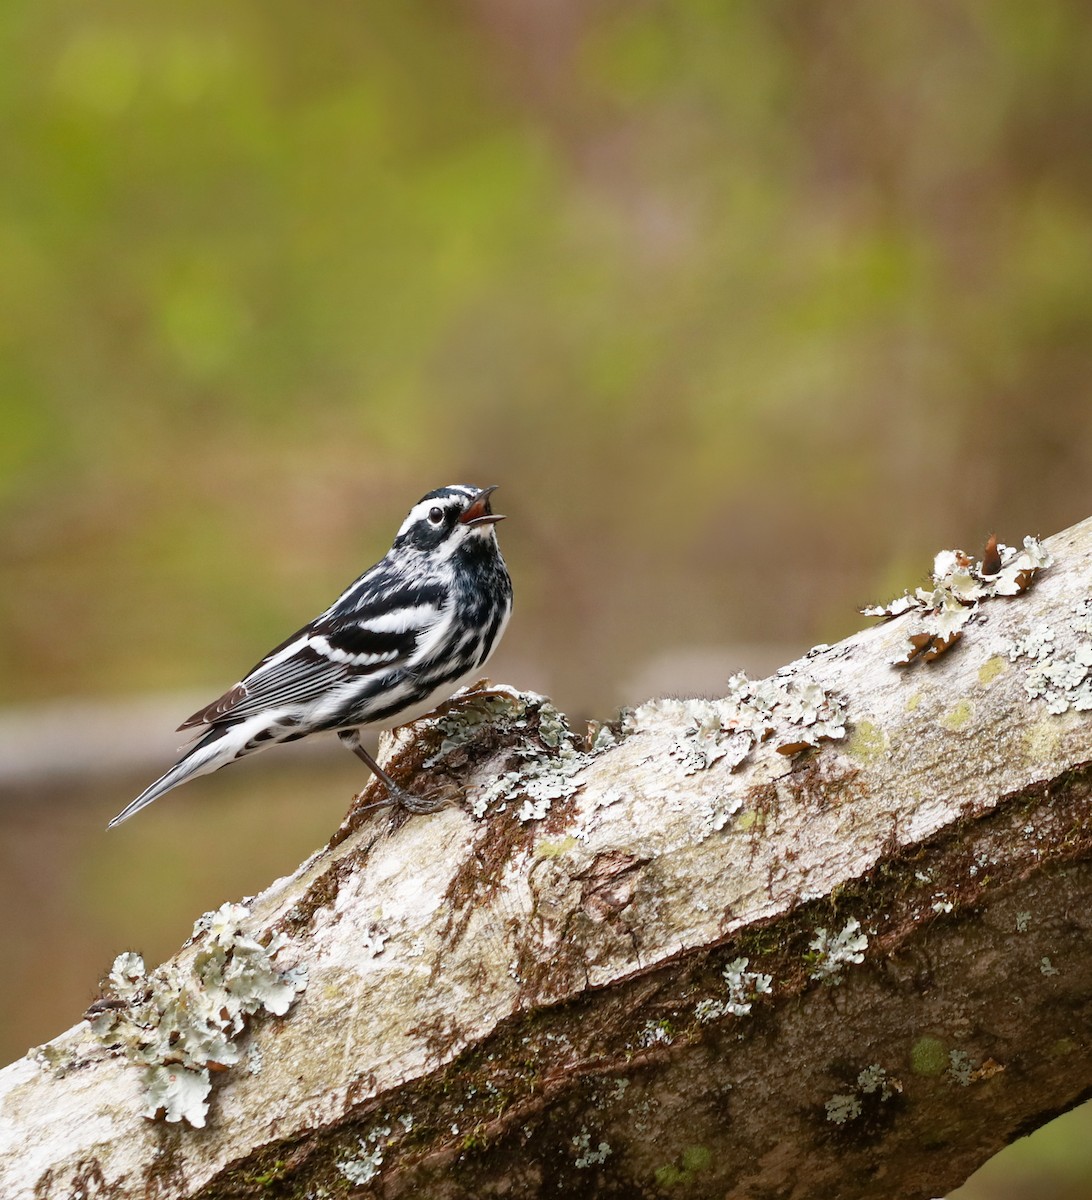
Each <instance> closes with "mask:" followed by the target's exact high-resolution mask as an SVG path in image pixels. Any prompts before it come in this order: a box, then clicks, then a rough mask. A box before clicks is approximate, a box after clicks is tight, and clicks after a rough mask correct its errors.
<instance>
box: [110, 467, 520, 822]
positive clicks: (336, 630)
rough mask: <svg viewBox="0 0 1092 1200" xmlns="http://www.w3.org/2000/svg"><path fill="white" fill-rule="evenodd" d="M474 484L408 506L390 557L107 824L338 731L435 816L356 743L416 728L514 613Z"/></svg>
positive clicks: (220, 704) (483, 501) (232, 696)
mask: <svg viewBox="0 0 1092 1200" xmlns="http://www.w3.org/2000/svg"><path fill="white" fill-rule="evenodd" d="M493 491H494V489H493V488H485V489H483V490H479V489H478V488H475V487H470V486H468V485H465V484H456V485H453V486H451V487H443V488H438V489H437V490H436V491H434V492H429V494H428V495H427V496H424V497H423V498H422V499H421V500H420V501H418V503H417V504H415V505H414V506H413V508H412V509H410V512H409V515H408V516H407V517H406V519H405V520H404V521H403V522H402V527H401V529H399V531H398V536H397V537H396V538H395V539H394V544H393V545H392V546H391V548H390V550H389V551H388V552H387V554H386V556H385V557H384V558H382V559H381V560H380V561H379V562H377V563H376V564H375V566H374V567H371V568H370V569H369V570H367V571H365V572H364V574H363V575H361V576H360V578H359V579H357V580H356V581H355V582H354V583H352V584H351V585H350V586H349V587H348V588H346V590H345V591H344V592H343V593H342V594H341V595H340V596H339V597H338V598H337V600H335V601H334V603H333V604H331V605H330V607H329V608H328V609H327V610H326V611H325V612H324V613H322V614H320V615H319V616H318V617H316V618H315V619H314V620H313V621H312V622H311V623H310V624H309V625H305V626H304V627H303V628H302V629H301V630H300V631H299V632H298V633H295V634H293V635H292V636H291V637H290V638H288V639H287V641H284V642H282V643H281V645H279V646H277V647H276V648H275V649H273V650H271V651H270V652H269V653H268V654H267V655H266V656H265V658H263V659H262V661H261V662H260V663H258V665H257V666H256V667H254V669H253V670H252V671H251V672H250V673H249V674H248V675H247V676H246V677H245V678H244V679H242V680H241V681H240V682H239V683H237V684H236V685H235V686H234V687H233V688H231V689H230V690H228V691H227V692H225V693H224V695H223V696H221V697H220V698H219V699H218V700H215V701H213V703H212V704H210V705H208V707H206V708H203V709H201V711H200V712H197V713H194V715H193V716H192V717H190V718H189V720H187V721H184V722H183V723H182V725H180V726H179V728H180V729H197V730H198V734H197V741H196V742H195V743H194V745H193V746H192V747H191V748H190V749H189V750H188V751H187V753H186V754H185V755H184V756H183V757H182V758H181V759H180V760H179V761H178V762H177V763H176V764H175V765H174V766H173V767H172V768H171V769H170V770H169V771H167V772H166V774H164V775H163V776H161V777H160V778H159V779H157V780H156V781H155V783H153V784H152V785H151V786H150V787H148V788H146V789H145V790H144V791H143V792H142V793H141V794H140V795H139V796H138V797H137V798H136V799H135V800H134V801H133V802H132V803H131V804H130V805H129V806H128V807H127V808H125V809H123V810H122V811H121V812H120V813H118V815H117V816H116V817H115V818H114V819H113V820H112V821H111V822H110V826H111V827H112V826H114V825H119V824H120V823H121V822H122V821H124V820H126V819H127V818H129V817H131V816H132V815H133V814H134V813H136V812H139V811H140V809H142V808H144V807H145V805H148V804H151V802H152V801H153V800H156V799H158V798H159V797H160V796H162V795H163V794H164V793H165V792H169V791H170V790H171V788H175V787H177V786H178V785H179V784H180V783H184V782H185V781H186V780H187V779H193V778H195V777H196V776H198V775H207V774H209V773H210V772H211V771H216V770H219V769H220V767H224V766H227V764H228V763H230V762H234V761H235V760H236V759H237V758H242V757H243V756H244V755H247V754H251V753H253V752H254V751H255V750H262V749H264V748H265V747H266V746H272V745H274V744H275V743H277V742H289V741H294V740H296V739H297V738H301V737H306V736H307V735H308V734H311V733H318V732H320V731H323V730H337V731H338V732H339V734H340V735H341V737H342V739H343V740H344V741H345V742H346V744H347V745H348V746H349V747H350V748H351V749H353V750H354V751H355V752H356V753H357V754H359V755H360V757H361V758H363V759H364V761H365V762H367V763H368V765H369V766H370V767H372V769H373V770H375V771H376V773H377V774H379V775H380V777H381V778H382V779H383V781H384V783H386V784H387V787H388V791H390V792H392V793H397V794H392V796H391V799H392V800H393V801H396V802H402V803H406V805H407V807H410V808H413V809H414V811H428V810H429V808H430V807H431V806H430V805H429V804H428V803H427V802H422V803H421V804H420V806H417V805H415V804H414V803H413V802H412V798H411V797H409V796H408V795H407V794H406V793H403V792H401V790H400V789H397V788H395V785H394V784H393V783H392V782H391V781H390V780H389V778H388V777H387V776H386V775H384V774H383V772H382V771H380V770H379V768H378V767H377V766H376V765H375V763H374V761H373V760H372V759H371V758H370V757H369V756H368V755H367V754H366V753H365V752H364V750H363V748H362V747H361V746H360V744H359V740H358V733H357V730H359V728H360V727H361V726H365V725H373V726H379V727H384V726H386V727H389V726H392V725H397V724H403V723H405V722H406V721H410V720H413V718H414V717H416V716H420V715H421V714H422V713H425V712H428V711H429V710H430V709H432V708H433V707H435V706H436V704H438V703H440V702H441V701H442V700H445V699H446V698H447V697H448V696H450V695H451V694H452V693H453V692H454V691H456V690H457V689H458V688H459V687H461V686H462V685H463V684H464V683H465V682H467V681H468V680H469V679H471V678H472V677H474V676H475V673H476V672H477V671H479V670H480V668H481V667H482V666H483V665H484V663H485V661H486V659H488V658H489V656H490V654H492V652H493V650H494V649H495V648H496V646H497V643H498V642H499V641H500V638H501V634H502V633H503V632H504V627H505V625H506V624H507V622H508V617H509V614H510V613H511V611H512V582H511V580H510V579H509V577H508V570H507V568H506V567H505V565H504V559H503V558H502V557H501V553H500V549H499V547H498V546H497V536H496V529H495V523H496V522H497V521H500V520H503V518H502V517H500V516H497V515H494V513H493V512H492V510H491V508H490V503H489V497H490V493H491V492H493Z"/></svg>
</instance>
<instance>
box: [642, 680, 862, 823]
mask: <svg viewBox="0 0 1092 1200" xmlns="http://www.w3.org/2000/svg"><path fill="white" fill-rule="evenodd" d="M664 728H669V729H673V730H680V732H678V733H677V735H676V737H675V740H674V742H673V744H672V746H671V748H670V750H669V753H670V755H671V757H672V758H673V759H675V761H676V762H678V763H679V765H680V767H681V769H682V773H683V774H684V775H695V774H697V773H698V772H699V771H704V770H707V769H708V768H709V767H711V766H712V765H713V764H714V763H717V762H721V761H722V760H723V761H724V762H725V763H726V765H727V766H728V769H729V770H731V771H734V770H736V768H737V767H739V766H740V765H742V763H743V762H745V761H746V759H747V758H748V756H749V755H750V754H751V752H752V750H754V748H755V746H757V745H758V744H759V743H760V742H765V741H768V740H772V741H773V744H774V746H775V747H776V749H777V750H778V751H779V752H780V753H782V754H796V753H798V752H799V751H801V750H806V749H809V748H811V747H815V746H818V745H819V744H820V742H822V741H828V740H836V739H839V738H844V737H845V735H846V711H845V707H844V705H843V703H842V701H841V700H840V699H838V698H837V697H835V696H833V695H831V694H829V693H827V692H824V691H823V689H822V688H821V687H820V686H819V684H817V683H816V682H815V681H814V680H811V679H807V678H803V677H798V676H797V675H796V674H795V669H794V668H792V667H786V668H785V669H784V670H782V671H780V672H778V674H776V675H772V676H770V678H768V679H757V680H752V679H748V678H747V676H746V675H745V674H743V673H740V674H737V675H733V676H732V678H731V679H729V681H728V687H727V691H726V694H725V695H724V696H723V697H722V698H720V699H717V700H676V699H671V698H666V699H658V700H648V701H646V702H645V703H644V704H642V705H640V706H638V707H637V708H635V709H633V710H632V711H631V712H629V713H628V714H627V715H626V718H625V721H624V725H623V730H624V732H626V733H641V732H644V731H647V730H658V729H664ZM737 808H738V805H737ZM730 815H731V813H727V814H724V817H723V821H722V822H721V824H720V825H717V826H716V828H721V827H723V824H724V823H725V822H726V821H727V819H728V816H730Z"/></svg>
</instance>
